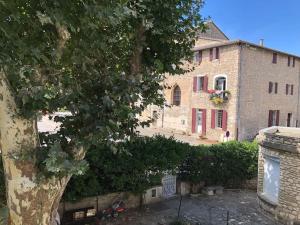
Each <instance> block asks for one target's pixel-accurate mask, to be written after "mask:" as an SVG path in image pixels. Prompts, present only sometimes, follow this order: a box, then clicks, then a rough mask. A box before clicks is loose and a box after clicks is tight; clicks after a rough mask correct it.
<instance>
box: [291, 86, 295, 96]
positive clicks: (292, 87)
mask: <svg viewBox="0 0 300 225" xmlns="http://www.w3.org/2000/svg"><path fill="white" fill-rule="evenodd" d="M291 95H294V85H293V84H291Z"/></svg>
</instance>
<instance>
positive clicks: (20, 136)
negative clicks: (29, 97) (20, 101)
mask: <svg viewBox="0 0 300 225" xmlns="http://www.w3.org/2000/svg"><path fill="white" fill-rule="evenodd" d="M38 145H39V141H38V131H37V126H36V121H34V120H27V119H24V118H22V117H20V116H19V115H18V113H17V107H16V104H15V99H14V95H13V92H12V90H11V88H10V86H9V83H8V81H7V80H6V77H5V75H4V74H3V73H1V72H0V150H1V152H2V158H3V166H4V171H5V182H6V193H7V207H8V209H9V217H8V224H9V225H41V224H43V225H52V224H55V223H54V222H55V221H54V220H55V214H56V212H57V208H58V205H59V201H60V199H61V196H62V194H63V192H64V189H65V186H66V185H67V183H68V181H69V179H70V177H66V178H63V179H58V178H52V179H49V180H45V181H40V182H38V181H37V169H36V165H35V158H34V155H35V154H34V151H36V149H37V147H38ZM28 155H30V156H33V157H32V158H30V159H29V158H24V159H23V158H22V156H28ZM17 157H19V158H17Z"/></svg>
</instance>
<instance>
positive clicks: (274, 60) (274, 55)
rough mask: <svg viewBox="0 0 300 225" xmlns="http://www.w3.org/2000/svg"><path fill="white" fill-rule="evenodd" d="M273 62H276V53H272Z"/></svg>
mask: <svg viewBox="0 0 300 225" xmlns="http://www.w3.org/2000/svg"><path fill="white" fill-rule="evenodd" d="M272 62H273V63H274V64H276V63H277V53H275V52H274V53H273V61H272Z"/></svg>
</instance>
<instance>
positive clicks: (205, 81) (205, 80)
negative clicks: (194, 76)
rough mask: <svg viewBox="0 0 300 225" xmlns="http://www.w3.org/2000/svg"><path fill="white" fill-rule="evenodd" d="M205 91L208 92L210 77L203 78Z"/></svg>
mask: <svg viewBox="0 0 300 225" xmlns="http://www.w3.org/2000/svg"><path fill="white" fill-rule="evenodd" d="M203 91H205V92H207V91H208V76H204V77H203Z"/></svg>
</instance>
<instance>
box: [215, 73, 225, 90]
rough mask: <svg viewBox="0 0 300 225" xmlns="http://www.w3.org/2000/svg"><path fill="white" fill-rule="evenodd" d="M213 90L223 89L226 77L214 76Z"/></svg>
mask: <svg viewBox="0 0 300 225" xmlns="http://www.w3.org/2000/svg"><path fill="white" fill-rule="evenodd" d="M215 90H220V91H225V90H226V77H223V76H221V77H216V79H215Z"/></svg>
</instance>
